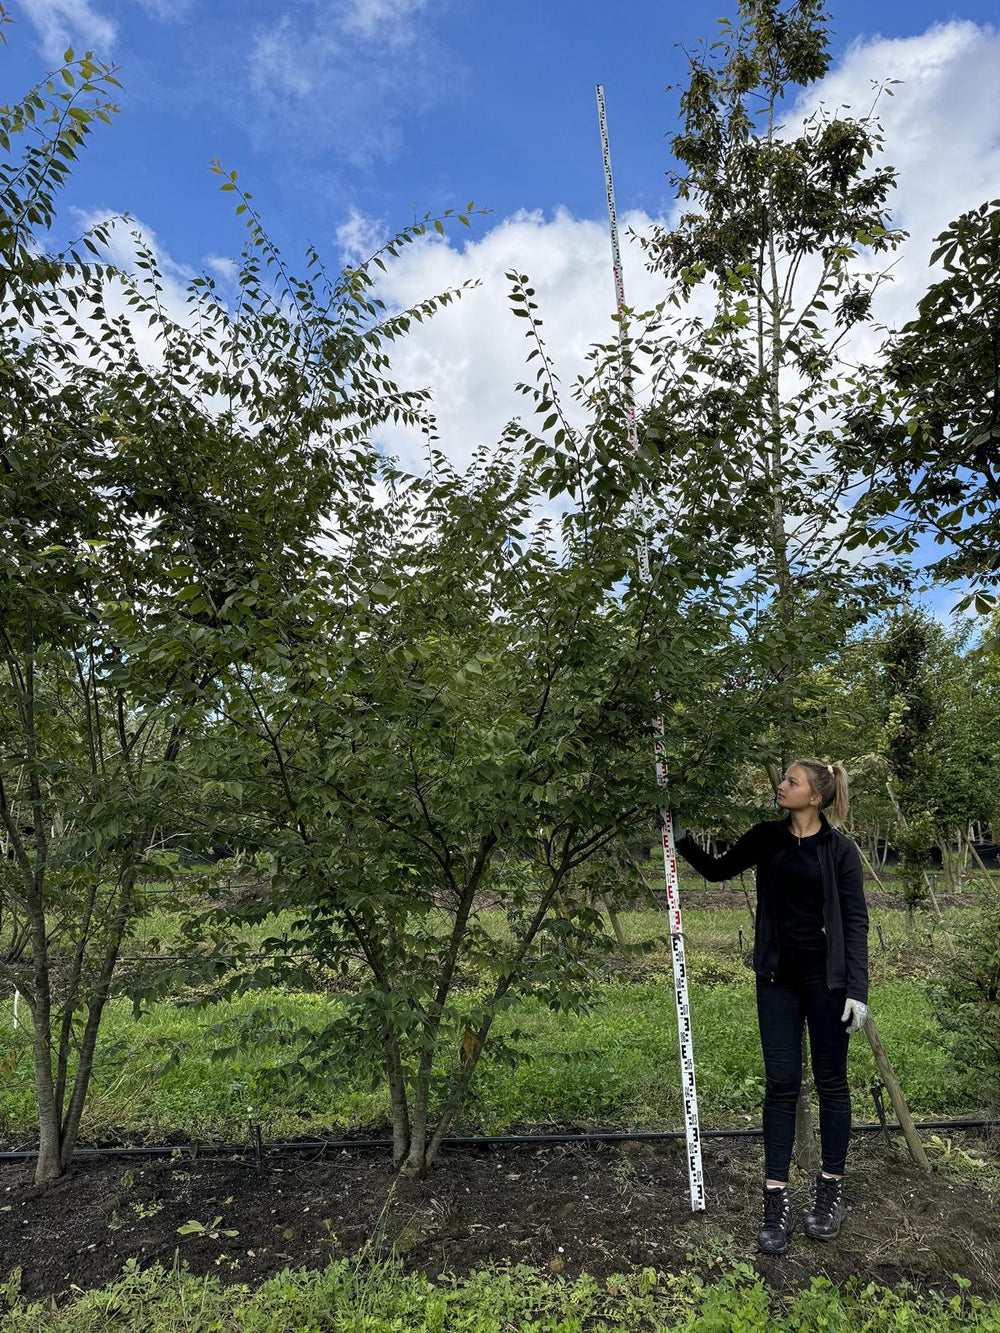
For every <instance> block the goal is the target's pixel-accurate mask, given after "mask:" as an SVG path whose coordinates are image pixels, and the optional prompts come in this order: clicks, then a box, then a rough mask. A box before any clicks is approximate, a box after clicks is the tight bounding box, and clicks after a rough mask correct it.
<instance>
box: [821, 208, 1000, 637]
mask: <svg viewBox="0 0 1000 1333" xmlns="http://www.w3.org/2000/svg"><path fill="white" fill-rule="evenodd" d="M930 262H931V264H937V263H940V264H941V265H942V266H943V268H944V276H943V277H942V278H939V279H938V280H937V281H936V282H934V283H932V284H931V286H930V287H929V288H928V290H927V293H926V295H925V296H924V297H923V298H922V300H921V301H920V303H919V305H918V307H917V315H916V317H915V318H914V319H912V320H911V321H910V322H909V323H908V324H906V325H905V326H904V327H903V328H902V329H901V330H900V332H899V334H898V335H896V336H895V337H894V338H892V339H891V340H890V341H889V343H888V345H887V347H886V354H887V360H886V369H887V373H888V377H889V380H890V383H891V384H892V385H893V387H894V390H895V392H896V399H897V402H896V405H895V407H893V408H892V409H891V410H887V411H886V412H885V414H884V419H883V420H878V421H870V422H869V423H868V427H867V429H866V431H864V432H862V434H861V436H859V437H858V438H857V439H854V440H849V441H848V442H847V443H846V447H845V449H844V454H845V456H846V457H847V458H848V459H849V461H850V462H851V463H852V464H853V465H854V466H856V467H857V468H858V469H859V470H860V471H861V472H862V473H863V475H864V476H865V478H866V480H867V482H868V484H869V493H868V495H867V497H866V500H865V502H864V506H863V507H864V508H865V509H866V510H867V511H868V512H869V513H870V515H871V522H872V526H873V529H874V528H876V527H877V526H878V525H879V523H880V522H881V521H882V520H881V516H883V515H886V514H892V515H893V517H894V518H895V517H896V515H897V514H899V513H901V515H902V517H903V519H904V522H903V523H902V524H901V525H899V526H897V527H896V529H895V532H894V534H893V535H892V537H891V540H892V542H893V545H894V546H895V548H896V549H900V550H903V549H905V550H910V549H912V546H913V542H914V540H915V535H916V534H917V533H919V532H931V533H933V534H934V537H935V540H936V541H937V542H938V544H939V545H944V546H946V547H947V548H948V549H947V552H946V553H945V554H943V555H941V556H939V557H938V558H937V559H935V560H934V561H932V562H931V564H930V570H931V572H932V573H933V574H934V576H935V577H938V578H944V579H948V580H957V579H961V580H965V581H966V582H967V583H969V584H971V591H970V592H969V593H968V595H967V596H966V598H965V600H964V602H963V603H962V605H963V607H965V606H968V605H970V604H972V603H973V602H974V603H975V606H976V609H977V610H978V611H986V610H988V609H989V607H990V606H991V605H992V604H993V602H994V594H993V593H992V592H991V590H992V589H995V587H996V585H997V582H998V580H1000V555H998V551H1000V474H998V471H997V457H998V452H1000V200H992V201H991V202H990V203H984V204H982V205H980V207H978V208H975V209H971V210H970V211H969V212H968V213H963V214H962V215H961V217H959V218H957V219H956V220H955V221H954V222H952V223H950V224H949V226H948V227H947V228H946V229H945V230H944V231H943V232H942V233H941V235H940V236H938V237H937V241H936V246H935V249H934V251H933V252H932V254H931V258H930ZM859 446H860V447H859Z"/></svg>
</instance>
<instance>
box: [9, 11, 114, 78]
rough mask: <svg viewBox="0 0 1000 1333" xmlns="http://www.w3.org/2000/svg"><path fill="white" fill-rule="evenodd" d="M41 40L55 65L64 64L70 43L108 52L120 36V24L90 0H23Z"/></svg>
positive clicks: (99, 51) (43, 48)
mask: <svg viewBox="0 0 1000 1333" xmlns="http://www.w3.org/2000/svg"><path fill="white" fill-rule="evenodd" d="M21 9H22V11H23V12H24V13H25V14H26V15H27V16H28V18H29V19H30V20H31V22H32V23H33V24H34V26H35V28H36V29H37V30H38V35H39V38H40V41H41V47H42V51H43V52H44V54H45V57H46V59H47V60H51V61H52V63H53V64H58V63H61V61H62V55H63V52H64V51H65V50H66V48H67V47H68V46H76V47H86V48H88V49H90V48H92V49H94V50H96V51H97V53H98V54H99V55H105V54H106V53H107V52H108V51H109V50H110V48H111V47H113V46H114V44H115V41H116V40H117V37H118V29H117V26H116V25H115V24H114V23H113V22H112V20H111V19H109V18H106V17H105V16H104V15H103V14H100V13H98V11H97V10H96V9H95V8H94V6H93V5H92V4H91V0H21Z"/></svg>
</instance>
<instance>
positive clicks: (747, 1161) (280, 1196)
mask: <svg viewBox="0 0 1000 1333" xmlns="http://www.w3.org/2000/svg"><path fill="white" fill-rule="evenodd" d="M961 1142H962V1143H964V1146H965V1151H966V1152H967V1154H968V1155H967V1156H966V1157H964V1158H963V1160H964V1161H965V1162H966V1163H968V1161H969V1158H972V1159H982V1160H983V1161H984V1162H985V1166H984V1168H983V1170H982V1171H981V1172H980V1173H979V1175H978V1178H976V1175H975V1168H972V1169H971V1170H972V1176H973V1178H972V1179H969V1178H965V1177H959V1176H957V1175H956V1174H955V1173H954V1172H953V1171H951V1170H939V1171H935V1173H934V1174H932V1175H930V1176H927V1175H924V1174H922V1173H921V1172H920V1171H919V1170H917V1168H916V1167H915V1166H914V1165H913V1163H912V1162H910V1161H909V1159H908V1158H907V1157H905V1156H904V1155H902V1153H901V1152H895V1151H893V1152H890V1151H889V1150H888V1149H887V1147H886V1145H885V1143H884V1142H882V1141H881V1140H879V1139H876V1138H875V1137H874V1136H873V1137H872V1138H859V1139H856V1140H855V1141H854V1144H853V1146H852V1157H851V1161H850V1163H849V1168H850V1172H851V1174H850V1178H849V1188H848V1191H847V1193H848V1199H849V1202H850V1204H851V1207H852V1211H851V1213H850V1216H849V1218H848V1220H847V1222H846V1223H845V1226H844V1230H843V1232H842V1234H841V1237H840V1239H839V1240H838V1241H836V1242H834V1243H832V1244H829V1245H825V1246H824V1245H818V1244H816V1243H814V1242H811V1241H809V1240H807V1239H806V1238H805V1237H804V1236H803V1235H802V1234H801V1231H800V1232H799V1234H797V1235H796V1236H795V1239H794V1243H793V1246H792V1249H791V1252H790V1253H789V1254H788V1255H787V1256H786V1257H784V1258H781V1259H773V1258H771V1259H769V1258H765V1257H763V1256H760V1255H758V1254H757V1252H756V1247H755V1236H756V1225H757V1217H758V1210H759V1190H760V1179H761V1171H762V1157H761V1149H760V1145H759V1144H757V1143H755V1142H754V1141H748V1140H732V1141H727V1140H709V1141H708V1142H707V1143H706V1145H705V1179H706V1188H707V1193H708V1210H707V1211H706V1212H704V1213H700V1214H692V1213H691V1211H690V1207H689V1203H688V1196H687V1170H686V1164H685V1157H684V1153H683V1149H682V1146H681V1145H680V1144H677V1143H670V1144H666V1145H650V1144H614V1145H596V1146H594V1147H589V1148H583V1147H581V1146H578V1145H571V1146H569V1147H543V1148H507V1149H482V1150H473V1151H469V1150H463V1151H457V1150H455V1151H449V1152H447V1153H446V1154H445V1155H444V1157H443V1158H442V1161H441V1162H440V1164H439V1165H438V1166H437V1167H436V1168H435V1169H434V1171H433V1172H431V1174H430V1175H429V1176H428V1178H427V1179H425V1180H421V1181H410V1180H395V1181H394V1180H393V1177H392V1173H391V1171H390V1169H389V1167H388V1164H387V1161H386V1158H385V1157H384V1156H381V1155H379V1154H377V1153H373V1152H358V1153H352V1154H350V1155H348V1154H347V1153H342V1154H341V1155H339V1156H331V1157H328V1158H325V1159H324V1158H318V1159H317V1158H313V1159H309V1158H306V1157H304V1156H303V1155H285V1156H283V1157H279V1156H267V1157H266V1158H265V1163H264V1170H263V1172H258V1170H257V1168H256V1165H255V1163H254V1160H253V1158H252V1157H249V1156H248V1157H247V1158H245V1159H244V1158H213V1157H208V1156H205V1155H202V1156H201V1157H196V1158H195V1159H194V1160H191V1159H190V1158H186V1159H184V1160H178V1159H176V1158H175V1159H166V1158H165V1159H135V1158H133V1159H131V1160H128V1159H120V1158H105V1159H86V1160H82V1161H80V1162H79V1163H78V1164H77V1165H76V1166H74V1167H73V1169H72V1170H71V1171H70V1173H69V1174H68V1176H67V1177H66V1178H65V1179H64V1180H62V1181H60V1182H59V1183H58V1184H56V1185H55V1186H54V1187H51V1188H49V1189H47V1190H43V1191H39V1190H36V1189H35V1188H33V1186H32V1183H31V1169H30V1167H28V1166H25V1165H21V1164H4V1165H3V1166H0V1210H2V1211H0V1278H3V1277H6V1276H7V1275H8V1274H9V1273H10V1271H11V1270H12V1269H14V1268H17V1267H20V1268H21V1269H22V1274H23V1276H22V1291H23V1293H24V1294H25V1295H28V1296H32V1297H51V1298H53V1299H55V1300H56V1301H59V1302H62V1301H64V1300H66V1299H67V1298H69V1297H71V1296H72V1295H73V1294H74V1292H79V1290H81V1289H82V1290H86V1289H90V1288H96V1287H100V1286H103V1285H104V1284H105V1283H107V1282H109V1281H111V1280H112V1279H114V1278H115V1277H117V1276H118V1274H119V1273H120V1271H121V1268H122V1265H123V1263H124V1261H125V1260H126V1259H127V1258H129V1257H131V1256H136V1257H138V1259H139V1262H140V1264H141V1265H142V1266H146V1265H147V1264H149V1263H152V1262H154V1261H159V1262H160V1263H162V1264H164V1265H165V1266H170V1265H172V1264H173V1263H174V1262H175V1258H179V1260H181V1261H186V1262H187V1264H188V1265H189V1266H190V1268H191V1269H192V1271H194V1272H196V1273H199V1274H204V1273H215V1274H216V1275H217V1276H218V1277H220V1278H221V1279H222V1280H223V1281H233V1282H241V1283H247V1284H249V1285H251V1286H255V1285H256V1284H258V1283H259V1282H261V1281H262V1280H263V1279H265V1278H267V1277H269V1276H271V1275H273V1274H274V1273H277V1272H280V1271H281V1270H282V1269H283V1268H286V1267H299V1266H303V1267H306V1268H322V1267H324V1266H325V1265H326V1264H327V1263H328V1262H329V1261H330V1260H331V1259H333V1258H336V1257H339V1256H344V1255H352V1254H357V1253H359V1252H365V1251H366V1249H367V1252H368V1253H371V1252H373V1250H374V1251H375V1252H383V1253H384V1252H386V1251H387V1250H389V1249H394V1250H395V1251H396V1252H397V1253H398V1254H400V1255H401V1256H402V1257H403V1261H404V1264H405V1265H406V1267H407V1268H409V1269H419V1270H422V1271H424V1272H425V1273H427V1274H428V1275H429V1276H430V1277H431V1278H436V1277H437V1276H438V1274H442V1273H449V1274H455V1275H458V1276H461V1275H463V1274H465V1273H467V1272H469V1271H470V1270H472V1269H475V1268H481V1267H483V1266H484V1265H487V1264H495V1265H512V1264H516V1263H528V1264H532V1265H536V1266H542V1267H546V1266H547V1267H548V1268H550V1269H551V1270H552V1271H553V1272H561V1273H563V1274H565V1275H566V1276H575V1275H577V1274H579V1273H580V1272H583V1271H586V1272H589V1273H591V1274H594V1275H595V1276H597V1277H600V1278H607V1277H609V1276H610V1275H612V1274H614V1273H620V1272H623V1271H629V1270H631V1269H633V1268H634V1267H635V1266H637V1265H639V1266H644V1267H645V1266H651V1267H654V1268H657V1269H660V1270H676V1269H679V1268H691V1267H697V1268H701V1269H702V1270H703V1271H705V1272H706V1274H711V1272H712V1271H713V1270H718V1269H720V1268H724V1267H728V1266H729V1265H731V1264H732V1263H733V1262H734V1261H737V1260H744V1261H747V1262H750V1263H752V1264H754V1265H755V1267H756V1268H757V1270H758V1271H759V1272H760V1273H761V1274H763V1275H764V1276H765V1278H766V1280H767V1281H768V1283H769V1284H770V1285H772V1286H773V1287H774V1288H775V1289H776V1290H778V1291H792V1290H795V1289H798V1288H799V1287H801V1286H803V1285H806V1284H808V1282H809V1279H810V1278H811V1277H812V1276H813V1275H814V1274H825V1275H826V1276H827V1277H829V1278H830V1279H831V1280H833V1281H835V1282H841V1281H843V1280H844V1279H845V1278H846V1277H848V1276H849V1275H851V1274H859V1275H861V1276H863V1277H865V1278H866V1279H867V1278H871V1279H874V1280H875V1281H877V1282H880V1283H884V1284H886V1285H895V1284H897V1283H898V1282H900V1281H903V1280H906V1281H908V1282H910V1283H911V1284H913V1285H915V1286H916V1287H918V1288H922V1289H928V1288H932V1287H936V1288H945V1289H947V1288H949V1287H951V1286H952V1285H953V1284H952V1280H951V1279H952V1275H953V1274H956V1273H957V1274H960V1275H962V1276H964V1277H967V1278H969V1279H970V1280H971V1282H972V1290H973V1291H974V1292H978V1293H980V1294H982V1295H992V1296H996V1295H998V1294H1000V1191H998V1189H997V1185H996V1182H997V1180H998V1171H997V1163H998V1155H997V1153H998V1148H1000V1144H998V1143H997V1142H995V1141H994V1142H992V1143H990V1142H984V1141H982V1140H979V1141H972V1140H962V1141H961ZM954 1147H956V1148H957V1147H958V1141H957V1140H956V1142H955V1144H954ZM963 1170H969V1168H968V1166H966V1167H964V1168H963ZM795 1194H796V1203H797V1204H798V1205H799V1206H800V1208H801V1206H802V1205H804V1204H805V1201H806V1197H807V1189H806V1185H805V1182H804V1181H803V1180H802V1179H801V1178H799V1181H798V1184H797V1187H796V1190H795ZM216 1219H221V1220H218V1221H216ZM190 1222H197V1223H200V1224H201V1225H202V1226H203V1227H205V1228H207V1229H208V1231H207V1232H203V1233H197V1232H196V1233H192V1234H186V1235H182V1234H181V1233H180V1232H179V1230H178V1229H179V1228H183V1227H185V1226H186V1225H187V1224H188V1223H190ZM213 1224H214V1225H213ZM209 1233H214V1234H209Z"/></svg>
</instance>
